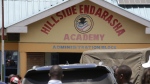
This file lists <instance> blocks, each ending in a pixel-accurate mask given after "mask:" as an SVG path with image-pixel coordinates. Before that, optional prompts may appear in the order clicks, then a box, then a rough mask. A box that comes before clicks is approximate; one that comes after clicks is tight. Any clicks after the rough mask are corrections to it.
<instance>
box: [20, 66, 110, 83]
mask: <svg viewBox="0 0 150 84" xmlns="http://www.w3.org/2000/svg"><path fill="white" fill-rule="evenodd" d="M48 72H49V71H30V72H28V74H26V76H25V80H24V83H23V84H31V83H32V84H47V83H48V81H49V76H48ZM63 73H64V77H63V79H62V82H63V84H100V83H102V84H112V81H111V78H110V75H109V73H110V72H109V71H108V70H106V68H83V69H65V70H64V71H63ZM25 81H28V83H27V82H26V83H25Z"/></svg>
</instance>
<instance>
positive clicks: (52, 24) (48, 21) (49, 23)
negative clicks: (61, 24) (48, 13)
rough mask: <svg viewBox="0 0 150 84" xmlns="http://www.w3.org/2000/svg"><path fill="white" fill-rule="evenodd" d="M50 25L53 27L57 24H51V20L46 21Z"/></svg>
mask: <svg viewBox="0 0 150 84" xmlns="http://www.w3.org/2000/svg"><path fill="white" fill-rule="evenodd" d="M46 23H47V24H48V25H49V26H51V27H53V26H54V25H55V24H54V23H53V24H51V23H50V22H49V21H47V22H46Z"/></svg>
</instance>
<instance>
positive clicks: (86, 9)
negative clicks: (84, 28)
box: [84, 5, 89, 14]
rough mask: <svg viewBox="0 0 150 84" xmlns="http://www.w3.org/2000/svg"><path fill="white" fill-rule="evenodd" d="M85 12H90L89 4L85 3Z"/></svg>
mask: <svg viewBox="0 0 150 84" xmlns="http://www.w3.org/2000/svg"><path fill="white" fill-rule="evenodd" d="M84 14H89V5H84Z"/></svg>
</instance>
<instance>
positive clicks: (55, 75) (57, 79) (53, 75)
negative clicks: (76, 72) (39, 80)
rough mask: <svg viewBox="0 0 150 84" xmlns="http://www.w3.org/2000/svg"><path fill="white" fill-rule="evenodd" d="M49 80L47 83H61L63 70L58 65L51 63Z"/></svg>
mask: <svg viewBox="0 0 150 84" xmlns="http://www.w3.org/2000/svg"><path fill="white" fill-rule="evenodd" d="M49 76H50V80H49V82H48V84H62V82H61V79H62V77H63V70H62V68H61V67H60V66H59V65H53V66H52V67H51V69H50V71H49Z"/></svg>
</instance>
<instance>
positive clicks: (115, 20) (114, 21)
mask: <svg viewBox="0 0 150 84" xmlns="http://www.w3.org/2000/svg"><path fill="white" fill-rule="evenodd" d="M117 22H118V20H117V19H114V20H113V23H110V25H111V26H114V25H115V24H116V23H117Z"/></svg>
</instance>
